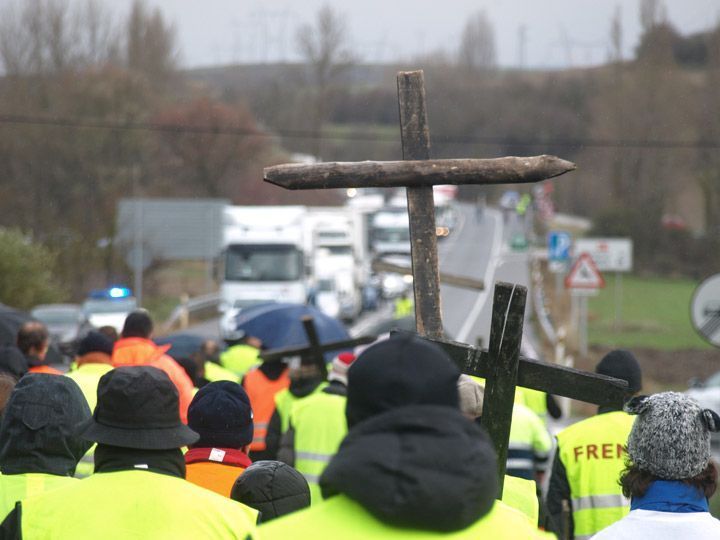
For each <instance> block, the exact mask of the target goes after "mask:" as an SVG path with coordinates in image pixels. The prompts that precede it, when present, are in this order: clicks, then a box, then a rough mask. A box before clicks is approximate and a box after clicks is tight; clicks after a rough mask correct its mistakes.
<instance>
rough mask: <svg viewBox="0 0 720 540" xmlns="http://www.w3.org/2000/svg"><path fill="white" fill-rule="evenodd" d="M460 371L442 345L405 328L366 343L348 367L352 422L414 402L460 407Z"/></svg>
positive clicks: (346, 410) (350, 425)
mask: <svg viewBox="0 0 720 540" xmlns="http://www.w3.org/2000/svg"><path fill="white" fill-rule="evenodd" d="M459 375H460V371H459V370H458V368H457V367H456V366H455V364H453V363H452V360H450V358H449V357H448V356H447V354H445V352H444V351H443V350H442V349H440V348H439V347H438V346H437V345H434V344H432V343H429V342H427V341H425V340H423V339H421V338H419V337H417V336H415V335H412V334H401V335H396V336H393V337H391V338H390V339H386V340H384V341H380V342H378V343H376V344H374V345H372V346H371V347H368V348H367V349H365V350H364V351H363V352H362V354H361V355H360V356H359V357H358V359H357V360H355V362H354V363H353V365H352V366H351V367H350V369H349V370H348V391H347V405H346V408H345V415H346V417H347V422H348V427H353V426H354V425H355V424H358V423H360V422H362V421H363V420H365V419H367V418H370V417H372V416H375V415H378V414H382V413H384V412H386V411H389V410H392V409H397V408H399V407H405V406H410V405H441V406H448V407H452V408H455V409H458V388H457V381H458V377H459Z"/></svg>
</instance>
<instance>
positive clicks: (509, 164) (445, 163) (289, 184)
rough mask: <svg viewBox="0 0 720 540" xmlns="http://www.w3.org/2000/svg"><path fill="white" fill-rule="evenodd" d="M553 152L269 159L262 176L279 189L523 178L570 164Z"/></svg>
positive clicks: (541, 176)
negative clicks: (467, 156) (413, 158)
mask: <svg viewBox="0 0 720 540" xmlns="http://www.w3.org/2000/svg"><path fill="white" fill-rule="evenodd" d="M575 168H576V167H575V164H574V163H571V162H569V161H565V160H564V159H560V158H558V157H555V156H547V155H542V156H530V157H502V158H496V159H434V160H428V161H382V162H381V161H360V162H357V163H349V162H328V163H317V164H302V163H294V164H287V165H275V166H273V167H267V168H266V169H265V170H264V178H265V181H266V182H270V183H271V184H275V185H278V186H280V187H283V188H285V189H327V188H348V187H403V186H414V187H418V186H432V185H437V184H456V185H463V184H526V183H532V182H540V181H542V180H546V179H548V178H554V177H556V176H560V175H562V174H565V173H566V172H569V171H572V170H575Z"/></svg>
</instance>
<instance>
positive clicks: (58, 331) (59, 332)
mask: <svg viewBox="0 0 720 540" xmlns="http://www.w3.org/2000/svg"><path fill="white" fill-rule="evenodd" d="M30 315H31V316H32V317H33V318H34V319H37V320H38V321H40V322H42V323H43V324H45V326H47V329H48V333H49V334H50V342H51V343H53V344H55V345H57V347H58V348H59V349H60V350H61V351H62V352H63V353H64V354H67V355H69V356H72V355H73V348H74V347H75V344H76V343H77V341H78V340H80V339H81V338H82V337H83V336H85V334H87V332H88V331H89V330H90V328H91V325H90V322H89V321H88V319H87V317H86V316H85V314H84V312H83V310H82V308H81V307H80V306H79V305H77V304H43V305H40V306H36V307H34V308H33V309H32V311H31V312H30Z"/></svg>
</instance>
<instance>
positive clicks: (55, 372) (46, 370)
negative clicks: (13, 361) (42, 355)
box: [28, 364, 63, 375]
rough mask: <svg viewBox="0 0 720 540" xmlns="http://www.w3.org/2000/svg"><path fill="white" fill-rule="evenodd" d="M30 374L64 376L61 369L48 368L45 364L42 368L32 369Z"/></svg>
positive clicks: (35, 367)
mask: <svg viewBox="0 0 720 540" xmlns="http://www.w3.org/2000/svg"><path fill="white" fill-rule="evenodd" d="M28 372H30V373H48V374H49V375H62V374H63V372H62V371H60V370H59V369H55V368H54V367H50V366H46V365H45V364H42V365H40V366H33V367H31V368H30V369H28Z"/></svg>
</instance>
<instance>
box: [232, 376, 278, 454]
mask: <svg viewBox="0 0 720 540" xmlns="http://www.w3.org/2000/svg"><path fill="white" fill-rule="evenodd" d="M243 386H244V387H245V391H246V392H247V395H248V398H250V405H251V406H252V410H253V428H254V433H253V442H252V444H251V445H250V451H251V452H262V451H263V450H265V449H266V448H267V445H266V444H265V437H267V431H268V424H269V423H270V418H271V417H272V415H273V412H274V411H275V394H277V393H278V392H280V391H281V390H285V389H286V388H289V387H290V377H289V376H288V372H287V370H285V371H284V372H283V374H282V375H280V377H278V378H277V380H274V381H271V380H270V379H268V378H267V377H266V376H265V374H264V373H263V372H262V371H260V369H258V368H255V369H251V370H250V371H248V373H247V375H245V379H244V380H243Z"/></svg>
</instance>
